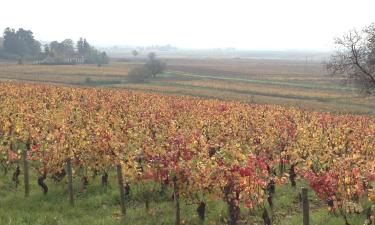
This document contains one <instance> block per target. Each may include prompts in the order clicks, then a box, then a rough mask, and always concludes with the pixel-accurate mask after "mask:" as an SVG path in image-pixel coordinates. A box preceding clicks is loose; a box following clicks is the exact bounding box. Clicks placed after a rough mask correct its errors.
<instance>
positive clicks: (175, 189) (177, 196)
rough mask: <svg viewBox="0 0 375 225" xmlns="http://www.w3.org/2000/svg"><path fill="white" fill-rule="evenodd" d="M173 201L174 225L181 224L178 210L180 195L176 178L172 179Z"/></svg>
mask: <svg viewBox="0 0 375 225" xmlns="http://www.w3.org/2000/svg"><path fill="white" fill-rule="evenodd" d="M173 199H174V203H175V208H176V222H175V224H176V225H180V224H181V222H180V221H181V212H180V211H181V209H180V194H179V192H178V184H177V177H176V176H175V177H173Z"/></svg>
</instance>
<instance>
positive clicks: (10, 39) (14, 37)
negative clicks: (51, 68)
mask: <svg viewBox="0 0 375 225" xmlns="http://www.w3.org/2000/svg"><path fill="white" fill-rule="evenodd" d="M40 47H41V44H40V42H38V41H36V40H35V39H34V36H33V32H32V31H30V30H24V29H22V28H20V29H18V31H15V30H14V29H11V28H9V27H8V28H6V29H5V31H4V50H5V51H6V52H8V53H11V54H15V55H18V56H19V57H20V60H22V58H23V57H24V56H25V55H31V56H36V55H38V54H39V53H40Z"/></svg>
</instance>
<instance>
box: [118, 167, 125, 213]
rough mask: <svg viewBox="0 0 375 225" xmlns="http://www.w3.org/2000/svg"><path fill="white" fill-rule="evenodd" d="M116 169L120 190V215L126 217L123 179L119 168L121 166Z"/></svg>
mask: <svg viewBox="0 0 375 225" xmlns="http://www.w3.org/2000/svg"><path fill="white" fill-rule="evenodd" d="M116 169H117V181H118V186H119V188H120V204H121V213H122V215H126V207H125V190H124V178H123V177H122V166H121V164H118V165H117V167H116Z"/></svg>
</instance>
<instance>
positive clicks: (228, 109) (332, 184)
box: [0, 82, 375, 225]
mask: <svg viewBox="0 0 375 225" xmlns="http://www.w3.org/2000/svg"><path fill="white" fill-rule="evenodd" d="M0 154H1V157H0V165H1V169H2V170H3V171H4V173H5V174H9V176H11V177H12V181H13V182H14V184H15V185H16V186H17V185H18V184H19V183H20V179H21V177H22V175H23V182H22V183H23V185H24V187H21V185H19V187H18V188H24V191H25V197H26V198H27V197H28V196H29V195H30V187H29V183H30V182H34V183H35V182H37V183H38V185H39V187H40V190H41V193H40V194H41V195H43V194H44V195H50V194H51V193H50V192H51V187H49V186H48V185H47V183H46V180H53V181H54V182H56V183H57V184H59V185H61V186H64V188H65V186H66V189H67V190H69V193H70V197H69V202H70V204H71V205H72V207H73V206H74V205H75V204H76V202H77V199H75V193H73V189H74V187H73V180H80V183H81V185H82V187H81V189H82V190H81V191H82V192H84V191H86V190H87V189H90V184H91V183H92V180H93V179H94V177H95V176H100V177H101V178H100V180H101V183H102V185H103V186H106V185H108V183H109V182H110V179H109V177H110V176H111V175H113V174H115V175H116V179H117V180H116V183H117V184H118V186H119V192H120V195H119V196H120V200H119V206H118V207H119V208H120V209H121V215H122V217H127V216H128V215H127V201H126V199H127V197H126V196H128V195H131V194H132V193H131V190H132V188H133V187H136V186H137V187H143V189H144V190H147V193H149V194H145V195H144V198H143V200H144V203H145V205H146V208H147V209H148V207H149V205H150V204H151V201H152V198H151V196H152V195H155V193H157V195H159V194H160V195H163V194H165V195H168V194H170V193H171V194H172V195H173V196H172V198H171V199H173V204H174V210H175V211H174V218H175V219H174V220H175V224H176V225H179V224H184V223H189V224H195V223H194V222H189V221H186V218H185V219H182V218H181V213H182V212H181V208H182V207H181V204H182V202H184V204H185V203H187V204H191V205H194V206H196V213H197V218H199V221H200V223H201V224H216V223H210V221H207V219H206V214H207V213H206V212H207V211H208V210H209V208H208V206H209V205H208V204H207V203H208V202H211V201H220V202H222V203H223V204H225V205H226V207H227V215H226V216H225V219H223V221H222V223H223V224H225V223H226V224H229V225H236V224H247V221H246V220H244V218H243V215H244V213H248V212H251V211H259V212H260V213H259V214H258V215H259V216H258V217H259V218H260V219H261V221H262V223H264V224H267V225H270V224H273V219H272V216H271V214H272V213H273V212H272V210H273V205H274V202H273V200H274V196H275V193H277V191H278V190H279V189H280V188H283V187H285V186H287V187H291V188H292V189H294V190H295V193H297V194H298V193H299V191H300V190H299V189H297V187H296V186H297V183H303V184H306V185H307V186H308V187H309V189H310V190H311V191H313V192H315V194H316V196H318V197H319V199H320V200H321V201H322V202H323V203H324V205H325V208H326V209H327V210H328V211H329V212H330V213H331V214H332V216H338V217H341V218H342V224H343V225H344V224H345V225H348V224H352V225H353V223H352V222H351V221H350V218H351V217H350V216H351V215H352V214H364V215H365V218H364V220H363V221H362V224H374V223H375V218H374V215H375V189H374V188H373V185H375V183H374V182H375V118H374V117H371V116H355V115H332V114H329V113H318V112H312V111H306V110H302V109H297V108H285V107H281V106H274V105H256V104H245V103H241V102H234V101H221V100H214V99H210V100H208V99H201V98H194V97H181V96H169V95H160V94H149V93H142V92H131V91H124V90H112V89H99V88H97V89H95V88H73V87H62V86H53V85H39V84H35V85H34V84H17V83H8V82H3V83H0ZM29 170H30V172H29ZM29 173H33V174H37V180H36V181H34V180H30V177H31V176H30V177H29ZM0 207H2V206H1V199H0Z"/></svg>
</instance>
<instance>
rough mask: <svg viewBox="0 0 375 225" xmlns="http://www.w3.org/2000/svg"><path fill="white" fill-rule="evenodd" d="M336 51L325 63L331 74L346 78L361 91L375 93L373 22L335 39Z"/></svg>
mask: <svg viewBox="0 0 375 225" xmlns="http://www.w3.org/2000/svg"><path fill="white" fill-rule="evenodd" d="M335 44H336V47H337V51H336V52H335V54H333V55H332V56H331V59H330V60H329V62H328V63H327V64H326V66H327V69H328V70H329V71H330V73H331V74H332V75H339V76H343V77H344V78H346V81H347V82H349V83H353V84H355V85H357V86H358V87H359V89H360V91H361V92H362V93H365V94H375V24H374V23H373V24H371V25H369V26H367V27H365V28H363V29H362V30H361V31H358V30H351V31H349V32H348V33H347V34H345V35H343V37H341V38H336V39H335Z"/></svg>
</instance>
